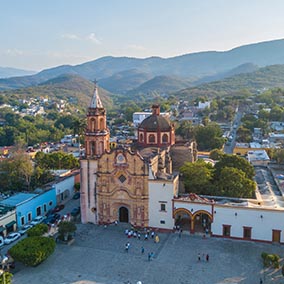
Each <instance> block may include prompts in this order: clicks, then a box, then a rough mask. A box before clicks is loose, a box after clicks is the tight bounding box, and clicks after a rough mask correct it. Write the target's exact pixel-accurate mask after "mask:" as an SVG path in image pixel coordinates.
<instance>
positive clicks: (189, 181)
mask: <svg viewBox="0 0 284 284" xmlns="http://www.w3.org/2000/svg"><path fill="white" fill-rule="evenodd" d="M180 172H181V174H182V179H183V181H184V186H185V189H186V191H187V192H193V193H197V194H210V192H211V189H212V179H213V167H212V166H211V165H210V164H208V163H206V162H204V161H203V160H198V161H197V162H196V163H189V162H186V163H184V165H183V166H182V167H181V168H180Z"/></svg>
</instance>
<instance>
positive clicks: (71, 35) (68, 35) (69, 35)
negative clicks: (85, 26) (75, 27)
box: [62, 34, 81, 40]
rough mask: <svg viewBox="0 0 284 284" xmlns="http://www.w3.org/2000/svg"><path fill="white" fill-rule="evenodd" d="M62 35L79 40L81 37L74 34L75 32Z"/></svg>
mask: <svg viewBox="0 0 284 284" xmlns="http://www.w3.org/2000/svg"><path fill="white" fill-rule="evenodd" d="M62 37H63V38H66V39H71V40H80V39H81V38H80V37H79V36H78V35H75V34H63V35H62Z"/></svg>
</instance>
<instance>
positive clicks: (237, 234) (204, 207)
mask: <svg viewBox="0 0 284 284" xmlns="http://www.w3.org/2000/svg"><path fill="white" fill-rule="evenodd" d="M106 119H107V116H106V110H105V108H104V107H103V104H102V102H101V99H100V97H99V94H98V88H97V86H96V85H95V88H94V95H93V98H92V100H91V103H90V106H89V108H88V110H87V126H86V130H85V155H84V157H82V158H81V159H80V166H81V171H80V173H81V174H80V176H81V189H80V191H81V197H80V203H81V221H82V223H83V224H84V223H93V224H111V223H114V222H116V221H118V222H125V223H129V224H131V225H132V226H136V227H151V228H154V229H163V230H172V229H173V227H174V226H175V225H179V226H181V228H182V229H183V231H184V232H188V233H190V234H202V235H204V233H206V234H208V236H213V237H222V238H232V239H240V240H251V241H263V242H268V243H284V218H283V217H284V197H283V196H284V192H282V193H281V192H279V193H277V194H274V193H273V192H271V193H270V194H267V191H265V192H262V190H261V189H260V188H257V189H256V197H255V198H252V199H242V198H228V197H222V196H219V197H217V196H198V195H196V194H194V193H190V194H184V193H183V188H182V187H181V184H182V183H180V182H179V172H178V169H179V167H180V166H181V165H182V164H183V163H184V162H185V161H188V162H195V161H196V159H197V147H196V143H195V142H186V143H184V142H183V143H182V144H179V143H177V142H176V138H175V130H174V126H173V125H172V124H171V123H170V121H169V120H168V119H167V118H165V117H163V116H162V115H160V108H159V106H158V105H153V107H152V114H151V115H150V116H148V117H147V118H145V119H144V120H143V121H142V123H141V124H140V125H139V126H138V129H137V143H136V145H135V147H131V148H130V147H128V146H118V147H116V148H110V130H109V128H108V127H107V123H106ZM279 190H280V189H279Z"/></svg>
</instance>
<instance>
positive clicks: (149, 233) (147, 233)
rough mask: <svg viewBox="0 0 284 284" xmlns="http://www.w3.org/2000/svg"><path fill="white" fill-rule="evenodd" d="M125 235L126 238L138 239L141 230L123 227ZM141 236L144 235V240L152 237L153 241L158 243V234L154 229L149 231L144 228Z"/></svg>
mask: <svg viewBox="0 0 284 284" xmlns="http://www.w3.org/2000/svg"><path fill="white" fill-rule="evenodd" d="M124 233H125V235H126V236H127V237H128V238H132V237H133V238H137V239H138V240H140V239H141V234H142V233H141V232H140V231H137V230H134V229H133V228H132V229H130V230H129V229H125V231H124ZM143 236H144V240H145V241H147V240H148V239H149V238H151V239H153V240H154V242H155V243H158V242H159V241H160V238H159V236H158V235H157V234H156V233H155V232H154V231H150V230H146V229H145V231H144V232H143Z"/></svg>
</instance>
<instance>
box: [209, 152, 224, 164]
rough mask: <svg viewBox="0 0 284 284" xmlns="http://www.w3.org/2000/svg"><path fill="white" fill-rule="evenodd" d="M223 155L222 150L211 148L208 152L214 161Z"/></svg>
mask: <svg viewBox="0 0 284 284" xmlns="http://www.w3.org/2000/svg"><path fill="white" fill-rule="evenodd" d="M223 155H224V152H223V151H222V150H219V149H213V150H212V151H211V152H210V154H209V158H210V159H212V160H214V161H218V160H220V159H221V158H222V157H223Z"/></svg>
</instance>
